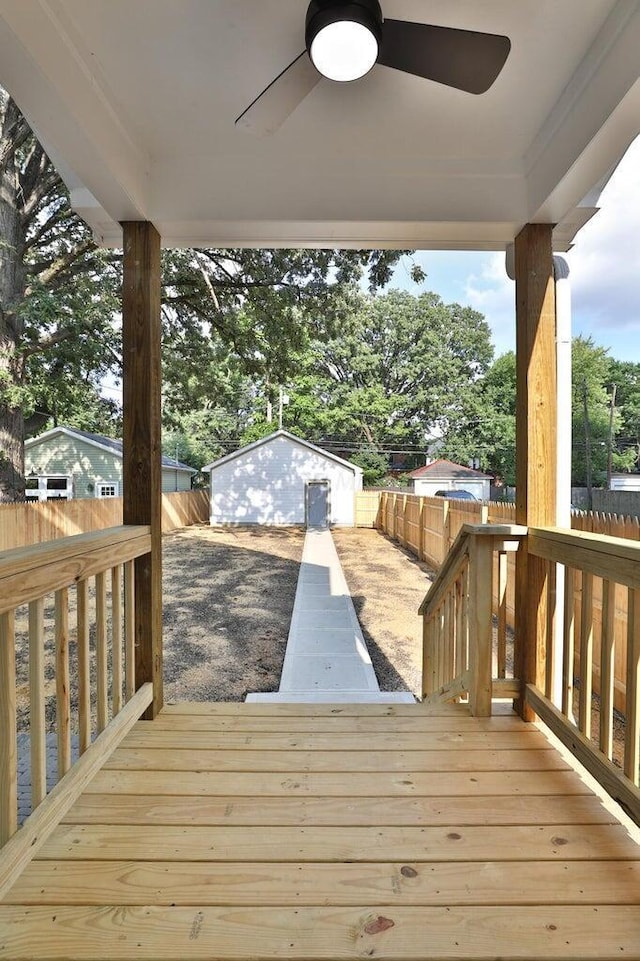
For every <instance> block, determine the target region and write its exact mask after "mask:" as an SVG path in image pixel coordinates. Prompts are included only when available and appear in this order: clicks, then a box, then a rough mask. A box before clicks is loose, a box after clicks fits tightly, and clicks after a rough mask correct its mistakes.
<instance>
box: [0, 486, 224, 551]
mask: <svg viewBox="0 0 640 961" xmlns="http://www.w3.org/2000/svg"><path fill="white" fill-rule="evenodd" d="M122 503H123V499H122V497H104V498H78V499H77V500H71V501H62V500H58V501H48V502H47V503H43V504H2V505H0V551H7V550H13V549H14V548H16V547H28V546H29V545H30V544H42V543H44V542H45V541H51V540H55V539H57V538H59V537H72V536H73V535H75V534H86V533H88V532H89V531H97V530H104V529H105V528H107V527H118V526H119V525H120V524H122ZM208 519H209V494H208V493H207V491H179V492H177V493H171V494H163V495H162V530H163V531H165V532H167V531H172V530H175V528H177V527H189V526H190V525H191V524H200V523H204V522H206V521H207V520H208Z"/></svg>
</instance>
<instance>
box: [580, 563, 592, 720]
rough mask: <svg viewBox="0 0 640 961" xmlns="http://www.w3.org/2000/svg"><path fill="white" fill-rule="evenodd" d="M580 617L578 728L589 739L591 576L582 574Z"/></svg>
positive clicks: (586, 573)
mask: <svg viewBox="0 0 640 961" xmlns="http://www.w3.org/2000/svg"><path fill="white" fill-rule="evenodd" d="M580 606H581V617H580V706H579V708H578V727H579V728H580V730H581V731H582V733H583V734H584V735H585V737H591V695H592V693H593V575H592V574H589V573H588V572H585V571H583V572H582V602H581V605H580Z"/></svg>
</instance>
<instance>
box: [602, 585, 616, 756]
mask: <svg viewBox="0 0 640 961" xmlns="http://www.w3.org/2000/svg"><path fill="white" fill-rule="evenodd" d="M615 617H616V585H615V584H614V583H613V582H612V581H603V582H602V637H601V641H600V750H601V751H602V753H603V754H606V756H607V757H608V758H609V760H611V757H612V754H613V686H614V672H615V661H614V657H615Z"/></svg>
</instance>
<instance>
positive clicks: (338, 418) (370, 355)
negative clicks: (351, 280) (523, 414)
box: [287, 291, 492, 450]
mask: <svg viewBox="0 0 640 961" xmlns="http://www.w3.org/2000/svg"><path fill="white" fill-rule="evenodd" d="M491 354H492V348H491V343H490V339H489V329H488V326H487V324H486V323H485V321H484V318H483V317H482V316H481V315H480V314H478V313H476V312H475V311H473V310H471V309H470V308H465V307H460V306H459V305H458V304H451V305H445V304H444V303H443V302H442V301H441V299H440V298H439V297H438V295H437V294H434V293H423V294H421V295H419V296H418V297H414V296H412V295H411V294H408V293H404V292H401V291H390V292H388V293H385V294H383V295H379V296H375V297H371V296H370V297H365V296H364V295H359V296H356V294H355V293H354V296H353V301H352V313H351V315H350V316H349V317H348V318H345V322H344V324H343V327H342V330H341V331H340V332H339V333H338V334H337V335H336V336H335V337H333V338H331V339H329V340H327V341H319V340H317V341H316V342H314V343H313V344H312V345H311V350H310V351H309V353H308V354H307V355H306V357H305V358H304V360H303V367H302V370H301V373H300V374H299V376H298V377H297V378H295V379H294V380H293V382H292V383H290V384H288V385H287V389H288V392H289V394H290V395H291V403H290V405H289V407H288V408H287V424H288V425H289V426H290V427H291V428H292V429H294V430H296V431H297V432H298V433H301V434H302V435H303V436H305V437H308V438H309V439H314V438H315V439H325V440H326V439H331V440H333V441H334V442H335V443H338V442H342V443H343V444H344V445H345V448H348V447H349V446H350V447H351V448H358V447H360V446H361V445H365V447H367V448H368V449H377V450H381V449H382V448H384V447H389V446H393V445H396V446H413V447H417V448H419V449H421V450H424V448H425V444H426V442H427V439H428V438H429V437H430V436H431V435H432V434H433V433H434V432H439V433H442V432H443V431H447V430H450V429H452V425H454V424H458V423H459V422H460V421H461V420H463V419H464V416H465V405H466V402H467V398H468V396H469V394H470V392H471V391H472V385H473V383H474V380H475V379H476V378H477V377H479V376H481V375H482V374H483V373H484V371H485V370H486V368H487V366H488V364H489V362H490V360H491Z"/></svg>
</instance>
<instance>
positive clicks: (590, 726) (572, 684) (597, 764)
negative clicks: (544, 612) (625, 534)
mask: <svg viewBox="0 0 640 961" xmlns="http://www.w3.org/2000/svg"><path fill="white" fill-rule="evenodd" d="M527 550H528V552H529V554H532V555H534V556H535V557H538V558H542V559H543V561H545V562H546V564H547V565H548V576H547V585H548V591H549V594H550V597H549V598H548V607H549V611H550V616H549V617H548V618H547V630H546V634H545V637H544V638H543V639H542V640H543V644H542V650H543V652H544V655H545V659H546V669H545V670H539V672H538V674H539V676H540V677H544V682H542V681H540V682H539V683H538V684H529V685H527V689H526V701H527V702H528V704H529V705H530V706H531V708H532V709H533V710H534V711H535V712H536V714H538V715H539V717H541V718H542V720H543V721H544V722H545V723H546V724H547V725H548V727H549V728H550V729H551V730H552V731H553V732H554V734H556V736H557V737H558V738H560V740H561V741H563V743H564V744H565V745H566V746H567V747H569V749H570V750H571V751H573V753H574V754H575V755H576V757H577V758H578V759H579V760H580V761H581V763H582V764H583V765H584V766H585V767H586V768H587V770H589V771H590V772H591V773H592V774H593V775H594V776H595V777H596V778H597V779H598V781H600V783H601V784H602V785H603V786H604V787H605V788H606V790H607V791H608V792H609V793H610V794H611V795H612V796H613V797H614V798H616V800H618V801H619V802H620V804H622V805H623V807H625V808H626V810H627V811H628V812H629V813H630V815H631V816H632V817H633V818H634V819H635V820H636V821H638V822H639V823H640V790H638V784H639V759H640V544H639V543H637V542H634V541H629V540H626V539H623V538H618V537H608V536H605V535H602V534H592V533H588V532H583V531H568V530H560V529H555V528H541V529H538V528H530V529H529V534H528V537H527ZM558 570H559V571H562V572H563V574H564V581H565V589H564V611H563V629H562V633H561V637H560V646H561V650H560V651H559V652H557V651H556V656H555V657H554V634H556V633H557V632H555V631H554V628H553V622H554V620H555V619H554V617H553V594H554V593H555V590H554V584H555V581H556V575H557V571H558ZM596 590H597V592H598V594H599V595H600V596H601V598H602V614H601V618H598V619H596V617H595V613H596V608H595V605H594V603H593V598H594V594H595V592H596ZM578 592H579V595H580V600H579V604H578V605H576V595H577V594H578ZM623 602H626V603H625V608H626V626H627V630H626V637H622V636H620V634H619V632H617V631H616V623H617V622H618V620H619V619H618V618H617V617H616V607H617V605H619V604H620V603H623ZM620 648H623V654H624V657H623V665H622V670H621V676H622V682H621V683H620V682H619V684H618V692H617V694H618V701H617V702H618V704H619V706H620V709H619V710H616V707H615V703H616V690H615V687H616V684H615V679H616V668H615V665H616V661H618V663H620V658H619V652H620ZM559 655H561V658H560V656H559ZM554 662H555V663H558V664H559V663H562V679H561V684H560V685H558V684H557V683H554V676H553V673H554V672H553V670H552V669H551V667H550V666H551V665H552V664H553V663H554ZM543 667H544V665H543ZM594 667H596V668H597V672H598V675H599V684H598V690H599V696H594V684H593V680H594V674H595V670H594ZM558 687H560V689H561V698H559V699H558V703H557V704H554V703H553V697H552V695H553V691H554V689H556V688H558Z"/></svg>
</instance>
